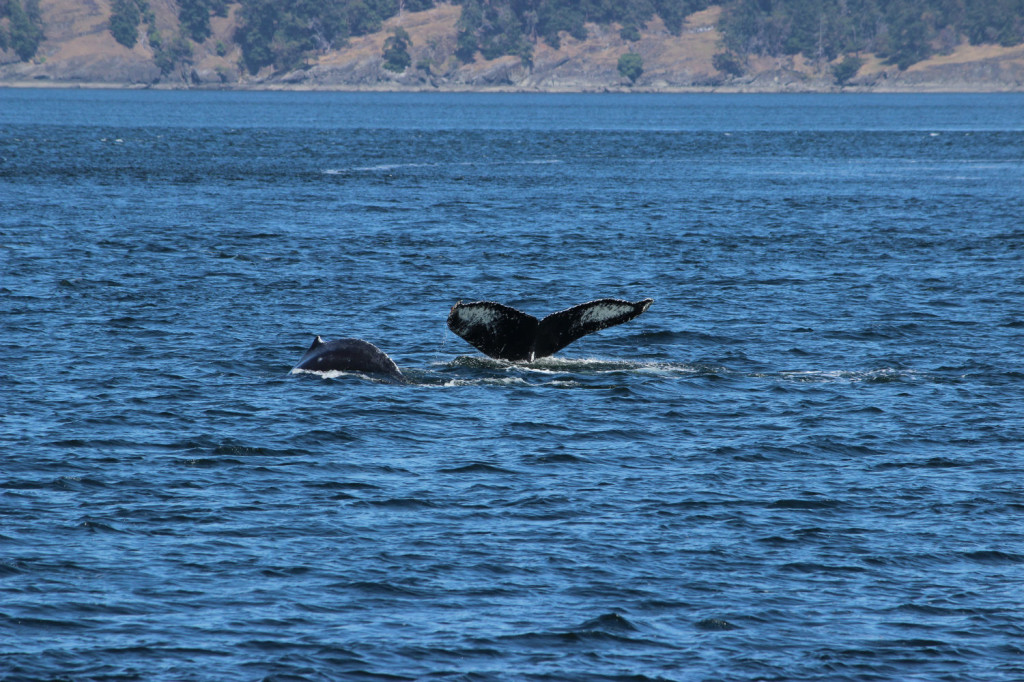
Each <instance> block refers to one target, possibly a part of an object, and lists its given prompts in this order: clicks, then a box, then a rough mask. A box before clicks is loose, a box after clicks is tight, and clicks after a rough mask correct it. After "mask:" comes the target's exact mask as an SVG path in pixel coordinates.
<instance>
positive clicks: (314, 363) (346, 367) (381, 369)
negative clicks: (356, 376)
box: [295, 336, 405, 381]
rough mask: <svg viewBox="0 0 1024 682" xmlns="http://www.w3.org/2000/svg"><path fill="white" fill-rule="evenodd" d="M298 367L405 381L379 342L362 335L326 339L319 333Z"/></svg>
mask: <svg viewBox="0 0 1024 682" xmlns="http://www.w3.org/2000/svg"><path fill="white" fill-rule="evenodd" d="M295 369H302V370H307V371H311V372H331V371H341V372H362V373H364V374H379V375H383V376H386V377H388V378H389V379H392V380H395V381H404V380H405V377H404V376H403V374H402V372H401V370H400V369H398V365H396V364H395V361H394V360H392V359H391V358H389V357H388V356H387V353H385V352H384V351H382V350H381V349H380V348H377V346H375V345H373V344H372V343H370V342H369V341H363V340H362V339H337V340H335V341H324V340H323V339H322V338H321V337H319V336H317V337H316V338H315V339H313V344H312V345H311V346H310V347H309V350H307V351H306V353H305V354H304V355H303V356H302V358H301V359H300V360H299V363H298V364H297V365H295Z"/></svg>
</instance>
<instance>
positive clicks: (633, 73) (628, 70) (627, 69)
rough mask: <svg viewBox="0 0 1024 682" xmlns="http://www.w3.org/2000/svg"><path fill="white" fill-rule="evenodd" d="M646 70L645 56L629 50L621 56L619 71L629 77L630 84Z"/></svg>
mask: <svg viewBox="0 0 1024 682" xmlns="http://www.w3.org/2000/svg"><path fill="white" fill-rule="evenodd" d="M643 72H644V60H643V57H641V56H640V55H638V54H637V53H635V52H627V53H626V54H624V55H622V56H621V57H619V73H620V74H622V75H623V76H625V77H626V78H628V79H629V82H630V84H633V83H636V79H637V78H639V77H640V76H641V74H643Z"/></svg>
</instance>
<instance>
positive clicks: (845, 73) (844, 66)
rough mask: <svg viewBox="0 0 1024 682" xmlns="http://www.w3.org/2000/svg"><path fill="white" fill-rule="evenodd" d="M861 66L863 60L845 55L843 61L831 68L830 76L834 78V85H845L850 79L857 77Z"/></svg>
mask: <svg viewBox="0 0 1024 682" xmlns="http://www.w3.org/2000/svg"><path fill="white" fill-rule="evenodd" d="M863 65H864V60H863V59H861V58H860V57H854V56H852V55H847V56H846V57H845V58H844V59H843V61H841V62H839V63H838V64H836V65H835V66H833V67H832V75H833V76H834V77H835V79H836V83H838V84H839V85H846V83H847V82H848V81H849V80H850V79H851V78H853V77H854V76H856V75H857V72H858V71H860V67H861V66H863Z"/></svg>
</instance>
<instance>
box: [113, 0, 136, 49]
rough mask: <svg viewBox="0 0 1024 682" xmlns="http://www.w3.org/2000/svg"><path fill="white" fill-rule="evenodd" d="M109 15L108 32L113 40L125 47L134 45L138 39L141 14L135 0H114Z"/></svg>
mask: <svg viewBox="0 0 1024 682" xmlns="http://www.w3.org/2000/svg"><path fill="white" fill-rule="evenodd" d="M111 10H112V11H111V15H110V33H111V34H113V36H114V40H116V41H117V42H119V43H121V44H122V45H124V46H125V47H128V48H131V47H134V46H135V43H136V41H138V39H139V22H140V21H141V20H142V14H141V13H140V12H139V6H138V4H136V2H135V0H114V4H113V6H112V7H111Z"/></svg>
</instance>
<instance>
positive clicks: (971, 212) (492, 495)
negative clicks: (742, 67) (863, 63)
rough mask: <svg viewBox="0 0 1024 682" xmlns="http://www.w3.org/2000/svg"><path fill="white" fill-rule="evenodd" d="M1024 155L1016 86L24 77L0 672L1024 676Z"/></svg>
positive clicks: (108, 675) (16, 131) (11, 174)
mask: <svg viewBox="0 0 1024 682" xmlns="http://www.w3.org/2000/svg"><path fill="white" fill-rule="evenodd" d="M1022 188H1024V97H1021V96H1019V95H993V96H988V95H986V96H956V95H941V96H939V95H936V96H923V95H922V96H902V95H900V96H898V95H892V96H824V95H813V96H697V95H692V96H690V95H681V96H627V95H622V96H619V95H616V96H604V95H590V96H573V95H564V96H563V95H557V96H554V95H553V96H526V95H427V94H423V95H386V94H340V93H333V94H327V93H217V92H191V93H190V92H150V91H77V90H65V91H61V90H52V91H50V90H48V91H17V90H7V91H0V203H2V205H3V207H4V208H3V211H0V266H2V271H0V274H2V279H0V325H2V327H0V328H2V334H3V341H4V343H3V344H2V345H0V401H2V404H3V409H2V413H3V416H2V421H0V450H2V455H0V519H2V525H0V676H2V677H4V678H5V679H12V680H17V679H40V678H42V679H47V678H55V677H66V678H69V679H147V680H151V679H168V680H171V679H174V680H181V679H211V678H215V679H237V680H249V679H259V678H268V679H322V680H332V679H368V680H369V679H382V678H389V679H427V678H430V679H459V680H470V679H472V680H490V679H494V680H498V679H538V680H539V679H546V680H561V679H623V680H625V679H672V680H698V679H765V678H775V679H822V680H825V679H827V680H836V679H850V680H854V679H857V680H861V679H906V678H909V677H917V678H923V679H956V680H970V679H975V680H1015V679H1020V678H1021V677H1024V663H1022V661H1024V657H1022V653H1024V628H1022V625H1021V620H1020V613H1021V611H1022V610H1024V596H1022V595H1024V591H1022V590H1021V585H1022V584H1024V531H1022V530H1021V529H1022V527H1024V526H1022V519H1024V484H1022V483H1021V481H1022V480H1024V477H1022V474H1024V459H1022V455H1024V453H1022V445H1024V420H1022V419H1021V417H1020V412H1021V405H1022V404H1024V361H1022V354H1021V348H1022V345H1024V344H1022V341H1024V268H1022V266H1021V264H1022V261H1024V227H1022V220H1021V216H1022V215H1024V191H1022ZM648 296H649V297H651V298H653V299H654V303H653V304H652V306H651V308H650V309H649V310H648V311H647V312H646V313H644V314H643V315H641V316H640V317H638V318H637V319H636V320H634V321H632V322H630V323H628V324H625V325H622V326H619V327H615V328H612V329H607V330H603V331H601V332H598V333H596V334H592V335H589V336H586V337H584V338H583V339H581V340H579V341H577V342H576V343H574V344H572V345H570V346H569V347H567V348H566V349H564V350H563V351H561V352H560V353H558V354H557V355H555V356H554V357H551V358H545V359H543V360H539V361H537V362H534V363H530V364H513V363H508V362H503V361H498V360H492V359H490V358H486V357H484V356H483V355H481V354H479V353H478V352H477V351H476V350H475V349H474V348H472V347H471V346H469V345H468V344H466V343H465V342H464V341H462V340H461V339H460V338H458V337H456V336H455V335H454V334H452V333H451V332H449V331H447V329H446V327H445V320H446V318H447V315H448V311H449V309H450V308H451V306H452V305H453V304H454V303H455V302H456V301H458V300H464V301H471V300H480V299H489V300H497V301H500V302H503V303H507V304H509V305H513V306H515V307H517V308H519V309H521V310H524V311H525V312H528V313H530V314H533V315H536V316H543V315H546V314H548V313H550V312H553V311H556V310H561V309H564V308H566V307H569V306H571V305H575V304H577V303H580V302H583V301H586V300H590V299H593V298H600V297H617V298H624V299H628V300H639V299H641V298H644V297H648ZM316 334H321V335H323V336H324V338H325V339H333V338H343V337H358V338H363V339H366V340H367V341H370V342H372V343H374V344H375V345H377V346H379V347H380V348H381V349H383V350H384V351H386V352H387V353H388V354H389V355H390V356H391V357H392V358H393V359H394V360H395V361H396V362H397V363H398V365H399V367H400V368H401V370H402V372H403V373H404V374H405V375H406V377H407V378H408V379H409V382H408V383H407V384H402V385H395V384H390V383H387V382H383V381H381V380H379V379H375V378H373V377H364V376H360V375H358V374H352V373H344V372H334V373H328V374H326V375H321V374H310V373H298V374H292V373H290V370H291V368H292V366H294V364H295V363H296V362H297V361H298V359H299V358H300V357H301V356H302V354H303V352H304V351H305V350H306V349H307V348H308V346H309V344H310V342H311V341H312V339H313V336H314V335H316Z"/></svg>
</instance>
